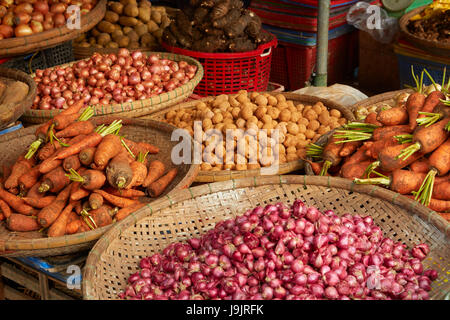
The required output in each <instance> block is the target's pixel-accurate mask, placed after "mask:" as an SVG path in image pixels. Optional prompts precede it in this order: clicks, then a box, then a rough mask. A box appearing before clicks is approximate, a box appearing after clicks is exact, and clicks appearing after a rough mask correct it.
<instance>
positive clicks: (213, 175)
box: [143, 92, 355, 182]
mask: <svg viewBox="0 0 450 320" xmlns="http://www.w3.org/2000/svg"><path fill="white" fill-rule="evenodd" d="M281 94H282V95H284V96H285V97H286V99H287V100H292V101H294V103H295V104H299V103H303V104H307V103H309V104H314V103H316V102H319V101H320V102H322V103H323V104H324V105H325V106H327V107H328V108H330V109H333V108H334V109H337V110H339V111H341V113H342V114H343V116H344V117H345V118H346V119H347V120H348V121H353V120H354V119H355V118H354V115H353V113H352V111H351V110H350V109H348V108H347V107H345V106H343V105H340V104H338V103H336V102H333V101H331V100H327V99H322V98H318V97H314V96H309V95H300V94H295V93H289V92H281ZM212 99H214V97H213V96H210V97H205V98H202V99H199V100H195V101H189V102H185V103H181V104H178V105H174V106H172V107H170V108H167V109H164V110H161V111H159V112H155V113H153V114H151V115H149V116H145V117H143V118H148V119H154V120H158V121H164V119H165V115H166V113H167V112H169V111H171V110H181V109H188V108H193V107H195V105H196V104H198V103H199V102H200V101H210V100H212ZM304 165H305V164H304V161H303V160H297V161H291V162H288V163H282V164H280V165H279V166H278V170H277V171H276V172H270V173H269V174H271V175H273V174H287V173H291V172H294V171H298V170H302V169H303V168H304ZM263 172H264V169H253V170H243V171H238V170H221V171H200V173H199V174H198V175H197V178H196V179H195V181H196V182H218V181H226V180H230V179H240V178H246V177H256V176H261V175H264V173H263Z"/></svg>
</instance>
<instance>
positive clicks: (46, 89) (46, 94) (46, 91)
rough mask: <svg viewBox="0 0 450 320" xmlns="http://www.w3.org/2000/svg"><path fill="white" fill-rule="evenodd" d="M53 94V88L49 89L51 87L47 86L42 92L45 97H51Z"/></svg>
mask: <svg viewBox="0 0 450 320" xmlns="http://www.w3.org/2000/svg"><path fill="white" fill-rule="evenodd" d="M51 92H52V88H51V87H49V86H45V87H44V88H43V89H42V91H41V93H42V94H43V95H44V96H49V95H50V94H51Z"/></svg>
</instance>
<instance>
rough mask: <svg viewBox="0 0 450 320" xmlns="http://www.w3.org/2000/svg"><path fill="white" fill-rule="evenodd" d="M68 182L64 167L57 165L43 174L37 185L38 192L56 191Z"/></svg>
mask: <svg viewBox="0 0 450 320" xmlns="http://www.w3.org/2000/svg"><path fill="white" fill-rule="evenodd" d="M69 183H70V180H69V178H68V177H67V176H66V172H65V171H64V169H63V168H62V167H57V168H55V169H53V170H52V171H50V172H49V173H47V174H45V175H44V176H43V179H42V183H41V185H40V186H39V192H41V193H45V192H47V191H49V192H53V193H58V192H59V191H61V190H62V189H64V188H65V187H66V186H67V185H68V184H69Z"/></svg>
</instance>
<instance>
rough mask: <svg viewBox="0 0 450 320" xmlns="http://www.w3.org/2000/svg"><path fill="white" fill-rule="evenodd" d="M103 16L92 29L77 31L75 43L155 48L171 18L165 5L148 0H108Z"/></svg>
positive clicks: (110, 46)
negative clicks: (155, 4) (153, 3)
mask: <svg viewBox="0 0 450 320" xmlns="http://www.w3.org/2000/svg"><path fill="white" fill-rule="evenodd" d="M107 6H108V10H107V11H106V14H105V17H104V18H103V20H102V21H101V22H99V23H98V24H97V25H96V26H95V27H94V28H93V29H92V30H90V31H89V32H87V33H84V34H82V35H80V37H78V38H77V39H76V40H75V44H74V45H75V46H78V47H84V48H88V47H92V48H128V49H130V50H131V49H138V48H148V49H149V50H153V51H158V50H157V49H158V48H159V44H160V43H161V39H162V34H163V31H164V29H165V28H166V27H167V26H169V24H170V22H171V21H170V18H169V16H168V14H167V12H166V8H165V7H158V6H152V4H151V2H150V1H146V0H144V1H139V3H137V2H136V0H122V1H120V2H119V1H108V4H107Z"/></svg>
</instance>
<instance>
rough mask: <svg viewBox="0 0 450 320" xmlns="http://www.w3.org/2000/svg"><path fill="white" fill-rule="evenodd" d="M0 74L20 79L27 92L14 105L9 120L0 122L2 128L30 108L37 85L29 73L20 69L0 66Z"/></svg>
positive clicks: (12, 78)
mask: <svg viewBox="0 0 450 320" xmlns="http://www.w3.org/2000/svg"><path fill="white" fill-rule="evenodd" d="M0 76H1V77H4V78H8V79H11V80H16V81H21V82H23V83H26V84H27V85H28V94H27V95H26V97H25V98H24V99H23V100H22V101H21V102H19V103H17V104H16V105H15V106H14V115H13V117H12V119H11V121H10V122H9V123H0V129H2V128H4V127H5V126H7V125H8V124H10V123H13V122H14V121H16V120H17V119H19V118H20V117H21V116H22V114H23V113H25V112H26V111H27V110H29V109H30V108H31V106H32V105H33V101H34V98H35V97H36V92H37V86H36V82H34V80H33V78H31V76H30V75H28V74H27V73H25V72H23V71H20V70H16V69H10V68H4V67H1V66H0ZM6 90H7V89H6Z"/></svg>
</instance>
